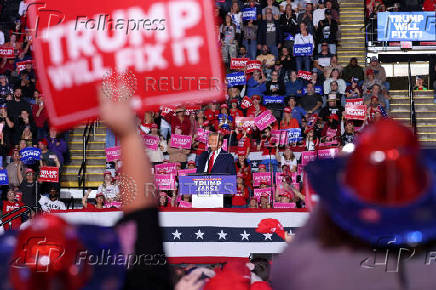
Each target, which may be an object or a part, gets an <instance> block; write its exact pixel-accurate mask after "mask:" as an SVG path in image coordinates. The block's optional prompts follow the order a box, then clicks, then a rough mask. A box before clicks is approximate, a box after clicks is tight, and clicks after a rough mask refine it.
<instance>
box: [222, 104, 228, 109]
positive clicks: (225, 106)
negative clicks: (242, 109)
mask: <svg viewBox="0 0 436 290" xmlns="http://www.w3.org/2000/svg"><path fill="white" fill-rule="evenodd" d="M228 107H229V106H227V104H222V105H221V109H222V108H226V109H227V108H228Z"/></svg>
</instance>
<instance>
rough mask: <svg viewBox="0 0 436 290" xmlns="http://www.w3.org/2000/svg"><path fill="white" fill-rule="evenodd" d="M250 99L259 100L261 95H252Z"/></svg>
mask: <svg viewBox="0 0 436 290" xmlns="http://www.w3.org/2000/svg"><path fill="white" fill-rule="evenodd" d="M252 99H253V100H260V99H261V97H260V96H259V95H253V96H252Z"/></svg>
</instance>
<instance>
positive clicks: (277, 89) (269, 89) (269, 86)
mask: <svg viewBox="0 0 436 290" xmlns="http://www.w3.org/2000/svg"><path fill="white" fill-rule="evenodd" d="M284 93H285V86H284V84H283V82H281V81H280V80H279V73H278V72H277V71H273V72H272V73H271V81H269V82H267V83H266V95H269V96H273V95H280V96H282V95H283V94H284Z"/></svg>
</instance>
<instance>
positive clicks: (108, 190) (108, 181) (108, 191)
mask: <svg viewBox="0 0 436 290" xmlns="http://www.w3.org/2000/svg"><path fill="white" fill-rule="evenodd" d="M99 193H102V194H104V196H105V198H106V200H107V201H108V202H112V201H113V200H114V199H116V197H118V194H119V193H120V190H119V188H118V185H116V184H114V183H113V179H112V174H111V173H110V172H109V171H106V172H105V173H104V181H103V184H102V185H100V186H99V187H98V189H97V194H99Z"/></svg>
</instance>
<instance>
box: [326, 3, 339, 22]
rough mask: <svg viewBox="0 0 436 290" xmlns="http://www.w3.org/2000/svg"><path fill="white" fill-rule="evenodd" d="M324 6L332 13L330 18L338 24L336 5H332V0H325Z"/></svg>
mask: <svg viewBox="0 0 436 290" xmlns="http://www.w3.org/2000/svg"><path fill="white" fill-rule="evenodd" d="M335 4H336V6H338V5H337V4H338V3H337V2H336V3H335ZM325 8H326V10H330V13H331V15H332V19H333V20H335V21H336V22H337V23H338V24H340V22H339V12H338V10H337V8H336V7H333V2H332V0H326V1H325Z"/></svg>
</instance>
